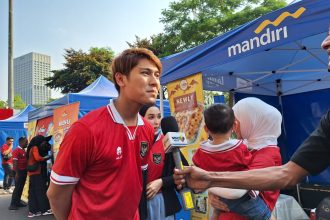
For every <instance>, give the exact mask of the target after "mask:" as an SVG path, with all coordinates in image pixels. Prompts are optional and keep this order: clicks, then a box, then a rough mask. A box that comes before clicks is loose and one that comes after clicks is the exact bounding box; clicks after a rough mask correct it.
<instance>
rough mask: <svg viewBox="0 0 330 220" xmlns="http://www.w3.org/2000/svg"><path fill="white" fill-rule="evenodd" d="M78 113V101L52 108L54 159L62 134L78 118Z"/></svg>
mask: <svg viewBox="0 0 330 220" xmlns="http://www.w3.org/2000/svg"><path fill="white" fill-rule="evenodd" d="M78 113H79V102H75V103H72V104H68V105H65V106H61V107H59V108H56V109H54V116H53V117H54V118H53V119H54V138H53V140H54V145H53V155H54V160H55V159H56V156H57V153H58V150H59V148H60V144H61V142H62V140H63V137H64V135H65V134H66V132H67V131H68V130H69V128H70V126H71V125H72V124H73V123H74V122H75V121H77V120H78Z"/></svg>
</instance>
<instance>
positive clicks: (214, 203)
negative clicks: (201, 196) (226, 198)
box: [209, 193, 230, 212]
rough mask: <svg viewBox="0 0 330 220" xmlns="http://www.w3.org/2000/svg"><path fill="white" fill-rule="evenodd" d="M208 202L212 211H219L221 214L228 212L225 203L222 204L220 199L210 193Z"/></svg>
mask: <svg viewBox="0 0 330 220" xmlns="http://www.w3.org/2000/svg"><path fill="white" fill-rule="evenodd" d="M209 201H210V204H211V206H212V207H213V208H214V209H219V210H221V211H222V212H230V210H229V208H228V206H227V205H226V203H224V202H222V201H221V200H220V197H218V196H216V195H214V194H212V193H209Z"/></svg>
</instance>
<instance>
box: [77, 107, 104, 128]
mask: <svg viewBox="0 0 330 220" xmlns="http://www.w3.org/2000/svg"><path fill="white" fill-rule="evenodd" d="M108 117H109V114H108V110H107V107H106V106H103V107H100V108H98V109H95V110H93V111H90V112H89V113H87V114H86V115H84V116H83V117H82V118H80V119H79V120H78V122H79V123H81V124H84V125H87V126H91V125H93V124H95V123H100V122H103V121H104V119H105V118H108Z"/></svg>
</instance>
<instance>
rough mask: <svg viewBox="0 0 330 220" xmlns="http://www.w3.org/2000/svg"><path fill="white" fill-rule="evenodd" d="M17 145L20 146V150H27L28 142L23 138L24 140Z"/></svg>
mask: <svg viewBox="0 0 330 220" xmlns="http://www.w3.org/2000/svg"><path fill="white" fill-rule="evenodd" d="M19 145H20V146H21V148H27V146H28V140H27V139H26V138H25V139H24V140H22V141H21V143H20V144H19Z"/></svg>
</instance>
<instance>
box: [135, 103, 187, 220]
mask: <svg viewBox="0 0 330 220" xmlns="http://www.w3.org/2000/svg"><path fill="white" fill-rule="evenodd" d="M140 115H141V116H143V117H144V118H145V119H146V120H147V121H148V122H149V123H150V124H151V125H152V126H153V127H154V129H155V138H154V141H155V143H154V144H153V145H152V147H151V149H150V154H149V159H148V170H147V180H146V183H147V186H146V191H145V192H146V197H147V216H145V217H142V215H141V216H140V217H141V220H144V219H158V220H171V219H173V220H174V219H175V216H174V214H175V213H176V212H178V211H180V210H181V208H182V207H181V205H180V202H179V200H178V198H177V195H176V193H175V187H176V186H175V184H174V179H173V170H174V167H175V163H174V160H173V156H172V153H168V154H165V152H164V146H163V141H162V139H163V137H164V135H163V134H162V132H161V130H160V121H161V114H160V110H159V108H158V107H157V106H156V105H145V106H143V107H142V108H141V110H140ZM181 158H182V162H183V164H184V165H188V162H187V161H186V159H185V158H184V157H183V155H182V154H181ZM140 207H141V206H140ZM140 213H141V210H140Z"/></svg>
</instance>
